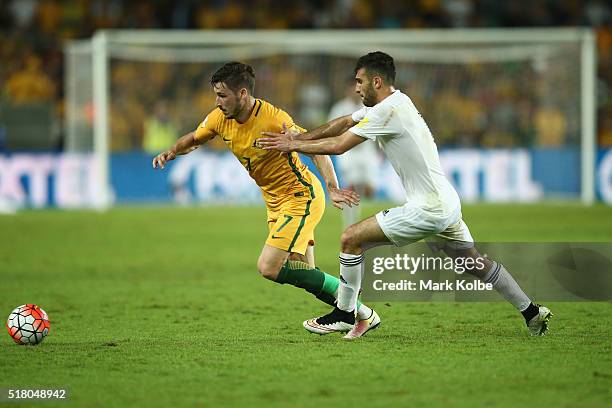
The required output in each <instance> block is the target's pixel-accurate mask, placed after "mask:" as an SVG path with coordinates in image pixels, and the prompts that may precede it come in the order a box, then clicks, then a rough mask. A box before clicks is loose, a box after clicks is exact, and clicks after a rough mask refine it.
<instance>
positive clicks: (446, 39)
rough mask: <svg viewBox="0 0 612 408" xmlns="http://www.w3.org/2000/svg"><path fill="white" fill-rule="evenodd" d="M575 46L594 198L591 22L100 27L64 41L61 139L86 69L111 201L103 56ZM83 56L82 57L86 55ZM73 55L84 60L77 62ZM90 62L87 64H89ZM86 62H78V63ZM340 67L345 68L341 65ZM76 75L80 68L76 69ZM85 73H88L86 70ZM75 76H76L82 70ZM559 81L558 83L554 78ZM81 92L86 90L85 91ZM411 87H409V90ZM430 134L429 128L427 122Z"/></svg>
mask: <svg viewBox="0 0 612 408" xmlns="http://www.w3.org/2000/svg"><path fill="white" fill-rule="evenodd" d="M564 46H571V47H574V48H575V50H576V51H575V55H576V58H577V60H574V61H567V63H568V64H571V65H572V66H571V69H574V70H576V86H577V87H579V91H577V92H576V99H577V100H576V101H575V104H576V122H577V126H578V128H579V136H578V137H579V146H580V170H579V171H580V199H581V201H582V202H583V203H584V204H591V203H593V202H594V201H595V163H596V146H597V144H596V100H595V99H596V95H595V86H596V84H595V82H596V80H595V78H596V47H595V35H594V33H593V31H592V30H590V29H582V28H554V29H540V28H537V29H452V30H446V29H440V30H437V29H435V30H313V31H311V30H291V31H276V30H269V31H267V30H263V31H262V30H257V31H251V30H203V31H198V30H103V31H98V32H97V33H96V34H95V35H94V37H93V38H92V39H91V41H89V40H85V41H76V42H73V43H69V44H68V45H67V49H66V51H67V53H66V65H67V80H66V95H67V109H66V111H67V121H66V122H67V142H66V146H67V148H68V149H69V150H79V146H82V145H83V143H82V139H83V138H84V137H89V136H84V135H83V133H82V132H80V131H79V128H78V126H75V125H74V124H75V123H77V122H78V120H77V119H76V116H78V114H77V113H76V111H77V109H78V106H77V105H78V103H79V102H78V101H77V100H78V97H77V93H78V92H81V93H82V92H83V90H82V89H80V87H81V86H83V83H85V84H87V81H85V82H80V83H79V82H78V80H77V78H78V77H79V75H78V72H77V71H78V70H83V69H86V70H88V69H91V71H90V73H89V75H90V76H91V81H92V82H91V96H92V98H93V106H94V107H95V108H94V109H93V126H92V128H93V138H92V140H93V143H92V146H91V150H92V151H93V152H94V154H95V155H96V156H97V163H98V166H99V176H100V178H101V180H103V184H104V186H106V188H103V189H101V190H102V191H103V192H104V193H103V194H102V197H101V198H100V200H101V202H102V203H104V204H109V203H110V202H111V190H110V182H109V180H110V176H109V151H110V150H109V149H110V148H109V145H110V142H109V141H110V137H111V136H110V122H109V121H110V120H112V118H111V113H110V112H111V110H110V104H111V98H112V95H111V94H110V92H111V91H110V85H109V84H110V76H111V74H110V61H111V59H113V58H116V59H129V60H133V61H144V62H146V61H152V62H173V61H174V62H188V63H199V62H208V63H210V62H215V63H217V64H221V63H223V62H226V61H229V60H245V59H247V60H248V59H249V58H261V57H266V56H274V55H308V54H318V55H339V56H342V57H351V58H356V57H359V56H360V55H363V54H364V53H365V52H369V51H373V50H378V49H380V50H383V51H386V52H389V53H390V54H391V55H392V56H393V57H394V58H395V59H396V61H398V60H400V61H421V62H426V63H428V64H440V65H442V64H451V63H452V64H457V63H464V64H470V63H476V62H478V63H486V62H503V61H512V60H517V61H518V60H521V61H522V60H531V61H534V64H535V63H537V61H538V59H542V58H546V57H547V55H552V54H554V53H555V52H556V51H555V50H556V49H558V48H559V47H564ZM87 59H88V60H87ZM79 61H80V62H82V63H83V64H81V65H79ZM88 63H90V65H88ZM83 67H85V68H83ZM347 74H350V73H349V72H347ZM82 76H83V75H81V77H82ZM85 76H87V74H85ZM81 79H82V78H81ZM559 86H563V84H559ZM86 93H87V92H86ZM408 94H409V95H410V92H408ZM432 131H433V133H434V134H436V130H435V129H432Z"/></svg>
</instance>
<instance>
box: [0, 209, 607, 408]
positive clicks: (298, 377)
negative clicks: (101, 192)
mask: <svg viewBox="0 0 612 408" xmlns="http://www.w3.org/2000/svg"><path fill="white" fill-rule="evenodd" d="M380 208H381V205H377V206H372V205H370V206H366V207H365V208H364V210H363V211H364V215H370V214H373V213H374V212H375V211H376V210H378V209H380ZM464 218H465V220H466V221H467V223H468V225H469V226H470V228H471V230H472V233H473V235H474V236H475V238H476V239H478V240H481V241H605V242H612V207H603V206H596V207H593V208H583V207H580V206H572V205H538V206H521V205H512V206H504V205H474V206H465V209H464ZM0 231H1V233H0V312H1V313H0V314H2V313H3V314H4V315H3V317H2V318H3V319H6V317H8V314H9V312H10V311H11V310H12V309H13V308H14V307H16V306H18V305H20V304H23V303H37V304H39V305H40V306H42V307H43V308H44V309H46V311H47V312H48V313H49V316H50V319H51V334H50V336H49V337H48V338H47V339H46V340H45V342H44V343H43V344H41V345H39V346H36V347H23V346H17V345H15V344H13V342H12V340H11V339H10V337H9V336H8V334H6V332H5V334H3V335H1V336H0V388H3V387H4V388H6V387H16V388H39V387H42V388H58V387H59V388H64V387H67V388H68V389H69V391H70V395H69V402H68V403H67V404H66V403H57V404H54V403H49V404H45V406H78V407H87V406H100V407H127V406H147V407H150V406H160V407H178V406H208V407H218V406H266V407H280V406H290V407H312V406H320V407H324V406H337V407H350V406H368V407H390V406H414V407H436V406H444V407H449V406H465V407H475V406H487V407H495V406H513V407H515V406H539V407H549V406H552V407H565V406H567V407H573V406H580V407H588V406H610V405H609V404H610V403H611V401H612V304H611V303H606V302H600V303H593V302H583V303H569V302H567V303H566V302H559V303H551V304H547V305H548V306H550V307H551V309H552V310H553V312H554V313H555V315H556V316H555V317H554V318H553V321H552V324H551V331H550V333H549V334H548V335H547V336H545V337H541V338H530V337H528V335H527V332H526V329H525V327H524V323H523V321H522V319H521V318H520V316H519V315H518V314H517V313H516V312H515V311H514V310H513V309H512V307H511V306H510V305H509V304H506V303H504V302H497V303H390V304H385V303H376V304H374V305H373V306H374V307H375V308H376V309H377V310H378V311H379V313H380V315H381V317H382V319H383V324H382V326H381V328H380V329H379V330H376V331H374V332H372V333H369V334H368V335H367V336H366V337H364V338H363V339H360V340H359V341H355V342H346V341H343V340H341V338H340V336H334V335H329V336H323V337H320V336H316V335H311V334H308V333H307V332H305V331H304V329H303V328H302V320H304V319H306V318H310V317H312V316H315V315H318V314H320V313H323V312H327V310H328V307H327V306H325V305H322V304H319V303H318V302H317V301H316V299H314V298H312V297H311V296H310V295H308V294H307V293H306V292H304V291H302V290H299V289H296V288H293V287H290V286H287V285H284V286H280V285H276V284H274V283H271V282H269V281H266V280H264V279H262V278H261V277H259V276H258V273H257V271H256V268H255V264H256V260H257V257H258V255H259V252H260V250H261V247H262V245H263V242H264V240H265V237H266V225H265V212H264V209H263V208H225V207H216V208H188V209H178V208H118V209H114V210H112V211H110V212H108V213H93V212H61V211H41V212H24V213H21V214H18V215H15V216H0ZM340 231H341V221H340V216H339V215H338V212H337V211H336V210H335V209H334V208H332V207H331V206H329V208H328V209H327V212H326V216H325V218H324V219H323V221H322V223H321V225H320V226H319V228H318V237H317V238H318V241H317V247H316V248H317V250H316V256H317V260H318V264H319V266H320V267H321V269H323V270H326V271H329V272H330V273H333V274H337V273H338V263H337V253H338V238H339V234H340ZM0 405H4V404H2V403H0ZM38 405H39V404H36V406H38ZM7 406H9V405H7ZM10 406H19V404H10Z"/></svg>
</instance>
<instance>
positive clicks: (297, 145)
mask: <svg viewBox="0 0 612 408" xmlns="http://www.w3.org/2000/svg"><path fill="white" fill-rule="evenodd" d="M262 133H263V135H265V136H266V137H264V138H261V139H258V140H257V143H258V145H259V146H260V147H261V148H262V149H265V150H278V151H279V152H285V153H288V152H300V153H305V154H342V153H344V152H346V151H348V150H350V149H352V148H353V147H355V146H357V145H358V144H359V143H362V142H363V141H365V140H366V139H365V138H363V137H360V136H357V135H356V134H354V133H352V132H351V131H346V132H344V133H343V134H341V135H340V136H336V137H328V138H325V139H320V140H301V138H300V139H299V140H298V139H297V138H296V137H295V136H296V134H295V132H292V131H285V132H284V133H275V132H262Z"/></svg>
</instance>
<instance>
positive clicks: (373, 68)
mask: <svg viewBox="0 0 612 408" xmlns="http://www.w3.org/2000/svg"><path fill="white" fill-rule="evenodd" d="M361 68H365V71H366V72H367V74H368V76H372V75H373V74H377V75H380V76H381V77H382V78H383V80H384V81H385V82H386V83H387V84H388V85H393V84H394V83H395V64H394V63H393V57H391V56H390V55H389V54H385V53H384V52H381V51H375V52H371V53H369V54H366V55H364V56H362V57H360V58H359V59H358V60H357V65H356V66H355V74H356V73H357V71H359V70H360V69H361Z"/></svg>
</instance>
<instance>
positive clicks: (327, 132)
mask: <svg viewBox="0 0 612 408" xmlns="http://www.w3.org/2000/svg"><path fill="white" fill-rule="evenodd" d="M356 124H357V122H355V121H354V120H353V118H352V116H351V115H346V116H341V117H339V118H337V119H334V120H332V121H330V122H328V123H326V124H324V125H321V126H319V127H318V128H316V129H314V130H312V131H310V132H305V133H302V134H300V135H299V136H297V137H296V139H299V140H318V139H325V138H328V137H335V136H339V135H341V134H343V133H345V132H346V131H347V130H349V129H350V128H352V127H353V126H355V125H356Z"/></svg>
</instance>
